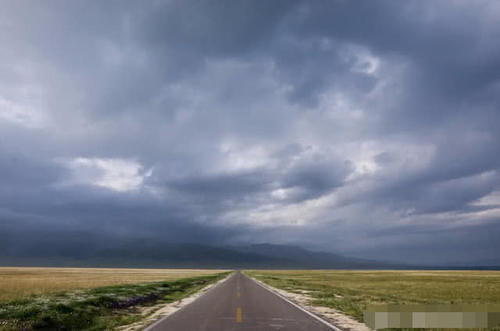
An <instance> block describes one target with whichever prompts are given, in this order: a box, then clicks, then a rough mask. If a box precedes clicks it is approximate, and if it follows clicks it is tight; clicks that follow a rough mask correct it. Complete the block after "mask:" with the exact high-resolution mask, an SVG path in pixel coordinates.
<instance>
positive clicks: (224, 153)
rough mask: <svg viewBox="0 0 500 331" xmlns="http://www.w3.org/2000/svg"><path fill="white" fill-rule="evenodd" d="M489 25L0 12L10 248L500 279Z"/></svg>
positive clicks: (151, 6) (441, 16) (122, 4)
mask: <svg viewBox="0 0 500 331" xmlns="http://www.w3.org/2000/svg"><path fill="white" fill-rule="evenodd" d="M498 17H500V5H499V4H498V3H497V2H496V1H476V2H474V3H473V4H472V3H471V2H468V1H448V2H430V1H376V2H374V1H369V2H367V1H319V0H318V1H307V2H306V1H259V0H257V1H233V0H221V1H215V2H214V1H154V2H150V3H147V4H145V3H138V2H133V1H131V2H127V1H108V2H102V1H90V2H89V1H71V2H67V1H56V0H54V1H45V2H32V1H31V2H29V1H14V2H10V3H4V5H3V10H2V11H1V13H0V26H1V29H0V31H1V32H0V43H1V44H2V45H3V47H1V48H0V182H1V183H2V185H1V187H0V234H1V235H2V237H3V238H4V240H2V241H0V249H2V250H5V251H7V252H10V253H12V254H14V253H15V252H16V251H18V250H22V249H24V248H25V247H26V245H28V246H30V245H31V246H33V247H38V246H40V247H42V246H43V247H49V248H50V249H54V250H71V249H73V250H75V249H76V250H77V249H78V247H83V248H84V247H86V245H89V246H90V245H103V246H106V245H107V246H113V245H119V243H120V242H123V241H124V240H135V239H143V238H148V239H150V240H156V241H169V242H171V241H177V242H184V241H189V242H203V243H209V244H235V243H246V242H273V243H298V244H302V245H305V246H307V247H311V248H316V249H322V250H328V251H337V252H340V253H343V254H347V255H358V256H365V257H374V258H383V259H393V260H399V261H411V262H415V263H426V262H429V263H441V262H445V261H460V260H464V261H465V260H467V261H472V262H474V261H483V260H495V259H496V260H500V256H499V255H498V252H499V251H500V244H499V242H498V241H497V240H496V239H495V238H497V237H498V235H500V223H499V221H500V175H499V169H500V148H499V146H500V130H498V127H499V124H500V110H499V109H500V97H499V96H500V40H499V36H500V28H499V26H498ZM75 242H78V243H81V244H79V245H76V246H75ZM37 245H38V246H37ZM23 247H24V248H23Z"/></svg>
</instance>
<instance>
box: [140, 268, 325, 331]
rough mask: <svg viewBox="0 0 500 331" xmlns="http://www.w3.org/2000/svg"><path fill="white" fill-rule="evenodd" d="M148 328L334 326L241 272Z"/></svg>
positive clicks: (220, 330)
mask: <svg viewBox="0 0 500 331" xmlns="http://www.w3.org/2000/svg"><path fill="white" fill-rule="evenodd" d="M147 330H155V331H160V330H163V331H230V330H245V331H257V330H258V331H268V330H269V331H271V330H280V331H299V330H303V331H313V330H320V331H323V330H325V331H326V330H330V331H331V330H332V328H330V327H329V326H327V325H326V324H324V323H322V322H320V321H319V320H317V319H315V318H314V317H312V316H310V315H308V314H307V313H305V312H304V311H302V310H301V309H299V308H297V307H295V306H294V305H292V304H291V303H289V302H287V301H285V300H284V299H282V298H281V297H279V296H277V295H276V294H274V293H273V292H270V291H269V290H267V289H265V288H264V287H262V286H261V285H259V284H257V283H256V282H255V281H253V280H252V279H250V278H248V277H246V276H244V275H243V274H241V273H240V272H237V273H235V274H234V275H233V276H231V278H229V279H228V280H226V281H225V282H223V283H221V284H219V285H218V286H216V287H214V288H212V289H211V290H210V291H208V292H207V293H206V294H204V295H203V296H201V297H200V298H198V299H197V300H196V301H194V302H192V303H191V304H189V305H187V306H185V307H184V308H182V309H180V310H179V311H177V312H176V313H173V314H172V315H169V316H167V317H165V318H163V319H162V320H160V321H159V322H157V323H155V324H154V325H152V326H151V327H149V328H148V329H147Z"/></svg>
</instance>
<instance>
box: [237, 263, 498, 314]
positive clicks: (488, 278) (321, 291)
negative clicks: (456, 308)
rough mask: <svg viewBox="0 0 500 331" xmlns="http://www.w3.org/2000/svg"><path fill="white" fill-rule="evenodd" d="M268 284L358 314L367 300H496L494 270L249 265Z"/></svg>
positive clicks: (347, 312) (394, 302)
mask: <svg viewBox="0 0 500 331" xmlns="http://www.w3.org/2000/svg"><path fill="white" fill-rule="evenodd" d="M246 273H247V274H248V275H249V276H252V277H255V278H257V279H259V280H261V281H263V282H265V283H267V284H269V285H271V286H274V287H276V288H280V289H283V290H287V291H291V292H296V293H300V292H301V291H308V294H309V295H310V296H311V297H312V299H313V302H312V303H313V304H314V305H318V306H324V307H331V308H335V309H337V310H340V311H342V312H344V313H346V314H347V315H350V316H352V317H354V318H355V319H357V320H358V321H362V320H363V311H364V310H365V309H366V307H367V305H369V304H387V303H389V304H455V303H458V304H483V303H496V304H498V303H500V272H498V271H429V270H422V271H415V270H383V271H370V270H362V271H361V270H360V271H352V270H255V271H247V272H246Z"/></svg>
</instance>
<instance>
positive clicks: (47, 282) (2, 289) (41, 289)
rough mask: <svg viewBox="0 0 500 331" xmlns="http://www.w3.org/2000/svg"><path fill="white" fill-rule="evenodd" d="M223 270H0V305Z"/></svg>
mask: <svg viewBox="0 0 500 331" xmlns="http://www.w3.org/2000/svg"><path fill="white" fill-rule="evenodd" d="M220 272H221V270H194V269H126V268H109V269H107V268H8V267H0V302H5V301H9V300H16V299H23V298H29V297H30V296H33V295H46V294H49V293H57V292H62V291H68V290H76V289H89V288H95V287H99V286H110V285H122V284H136V283H144V282H155V281H166V280H176V279H182V278H190V277H196V276H205V275H211V274H216V273H220Z"/></svg>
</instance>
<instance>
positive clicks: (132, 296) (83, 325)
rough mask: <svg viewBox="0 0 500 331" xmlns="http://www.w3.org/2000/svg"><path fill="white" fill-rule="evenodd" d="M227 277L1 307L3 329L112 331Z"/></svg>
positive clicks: (121, 287)
mask: <svg viewBox="0 0 500 331" xmlns="http://www.w3.org/2000/svg"><path fill="white" fill-rule="evenodd" d="M228 274H229V273H228V272H225V273H220V274H215V275H208V276H200V277H193V278H185V279H179V280H171V281H164V282H152V283H144V284H132V285H117V286H106V287H98V288H95V289H90V290H80V291H73V292H65V293H57V294H52V295H46V296H38V297H31V298H29V299H23V300H16V301H10V302H5V303H0V329H1V330H19V329H28V330H30V329H39V330H109V329H113V328H116V327H117V326H120V325H125V324H130V323H133V322H136V321H137V320H138V319H140V318H141V316H140V314H139V312H138V309H137V307H141V306H148V305H154V304H158V303H169V302H173V301H176V300H179V299H182V298H184V297H187V296H189V295H191V294H192V293H195V292H197V291H199V290H200V289H201V288H203V287H205V286H206V285H208V284H210V283H213V282H216V281H217V280H219V279H222V278H223V277H225V276H227V275H228Z"/></svg>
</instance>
